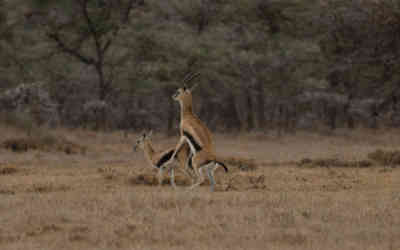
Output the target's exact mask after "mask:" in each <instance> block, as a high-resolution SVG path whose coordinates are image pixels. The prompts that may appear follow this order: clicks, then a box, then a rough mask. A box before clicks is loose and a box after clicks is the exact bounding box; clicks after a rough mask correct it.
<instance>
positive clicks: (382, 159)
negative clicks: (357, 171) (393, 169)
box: [368, 149, 400, 166]
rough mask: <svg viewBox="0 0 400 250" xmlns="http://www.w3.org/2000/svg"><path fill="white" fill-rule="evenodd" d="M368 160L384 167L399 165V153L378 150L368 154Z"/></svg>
mask: <svg viewBox="0 0 400 250" xmlns="http://www.w3.org/2000/svg"><path fill="white" fill-rule="evenodd" d="M368 158H369V159H371V160H373V161H375V162H377V163H379V164H382V165H384V166H397V165H400V151H398V150H393V151H384V150H382V149H378V150H376V151H374V152H371V153H369V154H368Z"/></svg>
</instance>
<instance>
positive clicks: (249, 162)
mask: <svg viewBox="0 0 400 250" xmlns="http://www.w3.org/2000/svg"><path fill="white" fill-rule="evenodd" d="M223 162H224V163H225V164H227V165H228V167H229V166H235V167H237V168H238V169H239V170H240V171H254V170H256V169H257V164H256V161H255V160H254V159H248V158H244V157H233V156H230V157H224V158H223Z"/></svg>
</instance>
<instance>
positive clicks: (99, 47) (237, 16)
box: [0, 0, 400, 134]
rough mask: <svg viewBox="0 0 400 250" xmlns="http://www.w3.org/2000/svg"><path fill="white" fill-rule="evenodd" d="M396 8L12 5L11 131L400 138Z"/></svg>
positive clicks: (258, 1)
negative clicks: (180, 90)
mask: <svg viewBox="0 0 400 250" xmlns="http://www.w3.org/2000/svg"><path fill="white" fill-rule="evenodd" d="M399 13H400V2H398V1H395V0H384V1H383V0H377V1H372V0H371V1H361V0H354V1H348V0H345V1H342V0H332V1H330V0H302V1H299V0H279V1H278V0H276V1H274V0H236V1H228V0H163V1H158V0H113V1H110V0H108V1H107V0H58V1H51V0H29V1H27V0H0V71H1V74H0V119H1V121H2V122H3V123H5V124H7V125H11V126H14V127H19V128H21V129H24V130H27V131H28V132H29V131H31V130H32V129H35V128H37V127H48V126H50V127H52V128H55V127H66V128H88V129H94V130H105V131H110V130H125V131H137V130H142V129H147V128H153V129H156V130H158V131H162V132H163V133H166V134H176V133H177V126H178V119H179V106H178V104H177V103H176V102H174V101H173V100H172V98H171V95H172V93H173V92H174V91H175V89H176V88H177V87H178V86H180V80H181V79H182V78H183V77H184V76H185V75H186V74H187V73H188V72H200V74H201V76H200V77H199V78H198V79H197V80H196V81H197V82H199V86H198V88H197V89H196V91H195V92H194V106H195V110H196V113H197V114H198V115H199V117H200V118H201V119H202V120H203V121H205V122H206V124H207V125H208V126H209V127H210V129H211V130H213V131H220V132H237V131H240V132H246V131H263V132H268V131H277V132H278V133H279V134H282V133H294V132H296V131H297V130H311V131H320V130H324V131H334V130H336V129H338V128H348V129H354V128H360V127H362V128H365V127H366V128H373V129H377V128H382V127H384V128H387V127H391V128H395V127H399V126H400V112H399V103H398V98H399V97H400V85H399V76H400V71H399V67H400V56H399V54H400V15H399Z"/></svg>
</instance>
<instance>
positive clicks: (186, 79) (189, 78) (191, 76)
mask: <svg viewBox="0 0 400 250" xmlns="http://www.w3.org/2000/svg"><path fill="white" fill-rule="evenodd" d="M199 75H200V73H199V72H197V73H189V74H187V75H186V76H185V77H184V78H183V80H182V83H183V84H186V83H189V82H190V81H192V80H193V79H194V78H196V77H198V76H199Z"/></svg>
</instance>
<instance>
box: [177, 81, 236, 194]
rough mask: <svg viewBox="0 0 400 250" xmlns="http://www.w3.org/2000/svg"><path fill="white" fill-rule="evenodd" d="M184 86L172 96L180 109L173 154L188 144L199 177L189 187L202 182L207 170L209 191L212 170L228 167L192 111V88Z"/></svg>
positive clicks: (213, 182)
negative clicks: (177, 138)
mask: <svg viewBox="0 0 400 250" xmlns="http://www.w3.org/2000/svg"><path fill="white" fill-rule="evenodd" d="M196 76H197V75H195V74H192V75H190V76H188V77H186V78H185V79H184V83H185V82H188V81H191V80H192V79H193V78H194V77H196ZM194 87H195V86H193V87H192V88H191V89H188V88H187V87H186V86H184V87H183V88H179V89H178V90H177V91H176V93H175V94H174V95H173V96H172V98H173V99H174V100H175V101H178V102H179V105H180V111H181V114H180V116H181V121H180V136H181V137H180V139H179V142H178V144H177V146H176V148H175V151H174V154H173V155H172V157H171V158H173V157H174V156H175V154H177V153H178V152H180V150H181V149H182V147H184V146H185V145H187V144H188V145H189V146H190V150H191V152H192V154H193V159H192V166H193V170H194V171H195V173H196V175H197V176H198V177H199V178H198V180H197V182H196V183H195V184H193V185H192V186H191V187H190V188H191V189H193V188H194V187H196V186H199V185H200V184H202V183H203V182H204V174H203V170H206V171H207V175H208V178H209V179H210V184H211V191H214V186H215V180H214V171H215V169H217V167H218V166H222V167H223V168H224V170H225V172H228V168H227V167H226V166H225V164H224V163H222V162H221V161H219V160H218V159H217V156H216V153H215V149H214V144H213V141H212V136H211V132H210V131H209V130H208V128H207V126H206V125H205V124H204V123H203V122H202V121H201V120H200V119H199V118H198V117H197V116H196V115H195V114H194V113H193V103H192V90H193V89H194Z"/></svg>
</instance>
